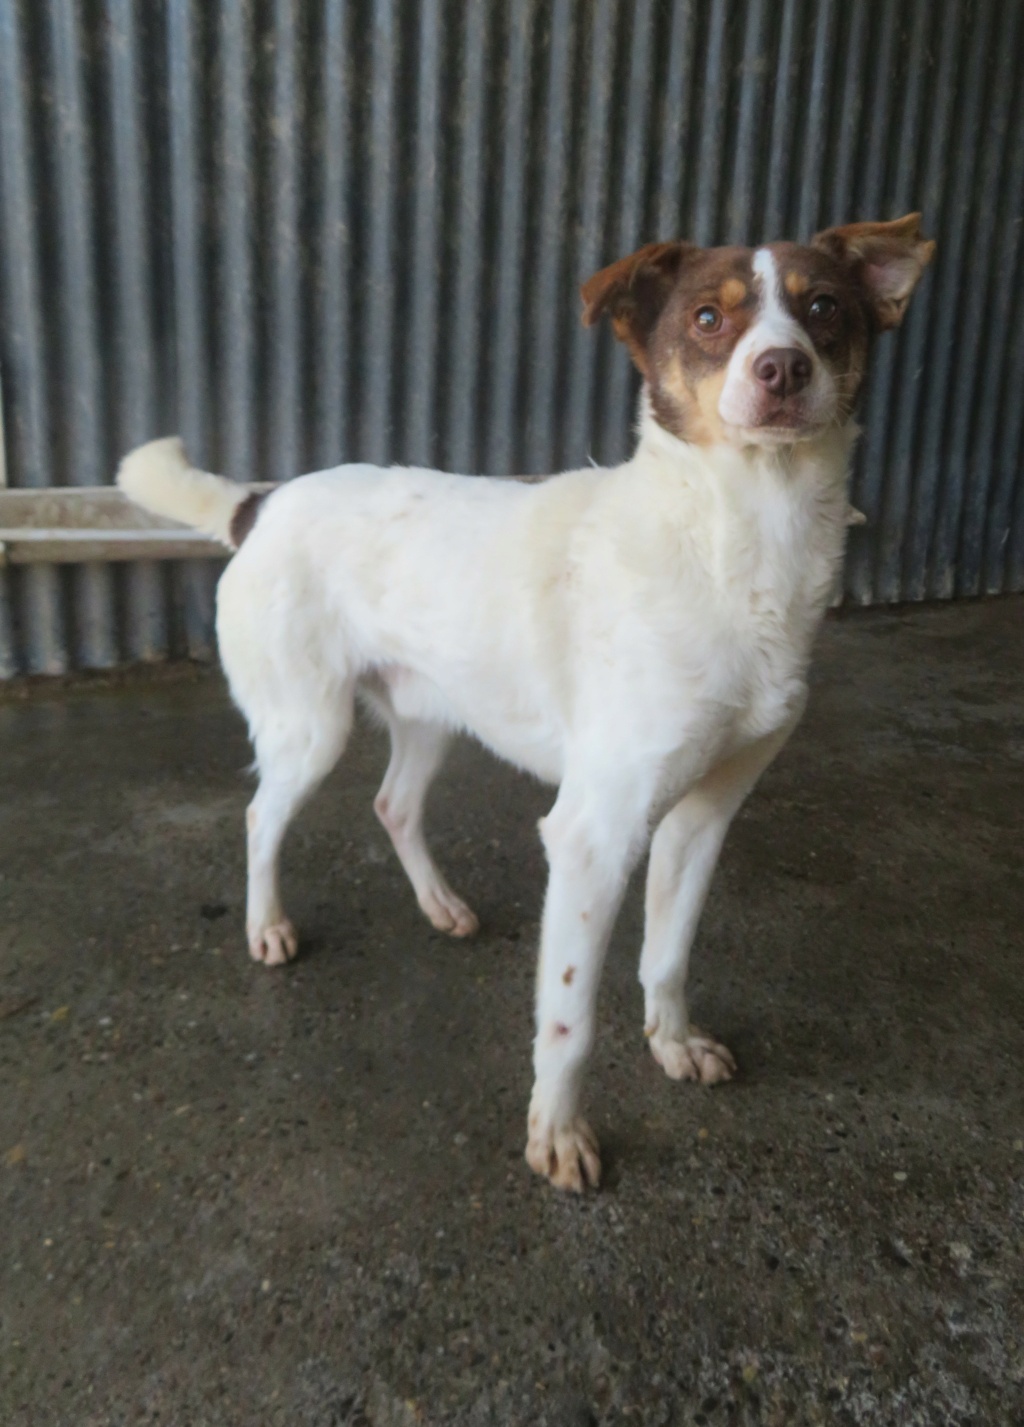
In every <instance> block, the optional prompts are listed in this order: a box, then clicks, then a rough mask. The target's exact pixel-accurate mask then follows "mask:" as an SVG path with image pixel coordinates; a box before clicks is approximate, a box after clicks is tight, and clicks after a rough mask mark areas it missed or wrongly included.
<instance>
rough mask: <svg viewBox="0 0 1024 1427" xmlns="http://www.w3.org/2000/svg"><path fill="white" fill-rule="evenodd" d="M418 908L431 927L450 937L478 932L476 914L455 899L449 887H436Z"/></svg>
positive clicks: (458, 899) (478, 924) (460, 900)
mask: <svg viewBox="0 0 1024 1427" xmlns="http://www.w3.org/2000/svg"><path fill="white" fill-rule="evenodd" d="M420 906H421V907H422V908H423V911H424V912H425V913H426V916H427V919H428V920H429V921H430V923H431V925H432V926H435V927H437V929H438V931H439V932H448V933H449V934H450V935H451V936H472V935H473V933H474V932H477V931H479V930H480V923H479V921H478V920H477V916H476V913H475V912H473V911H472V910H471V909H470V908H469V907H467V906H466V904H465V902H464V901H463V900H462V898H461V897H456V895H455V893H454V892H453V891H452V890H451V888H450V887H436V888H431V890H430V891H429V892H428V893H427V894H426V895H425V896H424V898H423V900H422V901H421V902H420Z"/></svg>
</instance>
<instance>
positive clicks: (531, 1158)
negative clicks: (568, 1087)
mask: <svg viewBox="0 0 1024 1427" xmlns="http://www.w3.org/2000/svg"><path fill="white" fill-rule="evenodd" d="M526 1163H527V1164H528V1165H529V1166H530V1168H531V1169H532V1170H533V1171H534V1172H535V1173H536V1174H541V1175H543V1176H544V1178H545V1179H550V1181H551V1183H552V1184H553V1185H554V1186H555V1188H556V1189H568V1190H571V1191H572V1193H573V1194H582V1193H583V1191H584V1190H585V1189H596V1188H597V1186H598V1185H599V1184H600V1182H601V1153H600V1150H599V1149H598V1145H597V1140H596V1138H595V1136H594V1132H593V1130H592V1129H591V1128H590V1126H589V1125H588V1124H587V1123H586V1121H585V1120H579V1119H577V1120H573V1121H572V1122H571V1124H569V1125H567V1126H566V1127H565V1128H564V1129H561V1130H556V1129H555V1127H554V1125H552V1124H551V1123H550V1122H548V1123H546V1124H545V1123H544V1122H543V1121H542V1120H541V1117H540V1116H539V1115H537V1114H531V1115H530V1135H529V1139H528V1140H527V1142H526Z"/></svg>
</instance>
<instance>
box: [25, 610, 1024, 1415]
mask: <svg viewBox="0 0 1024 1427" xmlns="http://www.w3.org/2000/svg"><path fill="white" fill-rule="evenodd" d="M1022 635H1024V604H1022V603H1021V602H1020V601H1019V600H1017V601H1009V600H1008V601H1003V602H992V603H988V604H976V605H970V606H963V607H959V608H947V609H938V610H923V611H914V612H897V613H876V614H868V615H857V616H851V617H848V618H845V619H841V620H834V621H832V622H831V623H830V624H829V626H828V627H827V629H826V631H825V634H824V636H823V639H822V642H821V650H820V657H819V659H818V663H817V668H816V675H815V689H814V695H813V698H812V702H811V707H810V711H809V714H808V716H807V719H806V721H805V723H804V725H803V727H802V729H801V730H800V732H799V733H798V735H797V736H796V738H795V739H794V741H793V743H792V744H791V746H790V748H789V749H788V750H787V751H786V752H785V754H784V755H783V756H782V758H781V759H780V761H779V762H778V763H777V764H776V766H775V767H774V768H773V769H772V770H771V771H770V772H769V773H768V775H767V776H766V777H765V779H764V781H763V783H762V785H761V787H760V789H759V790H758V792H757V793H756V794H755V795H754V797H753V799H752V800H751V801H750V803H749V804H748V805H747V808H746V809H745V810H744V812H743V813H742V814H741V816H740V818H739V819H738V821H737V823H736V825H735V827H734V829H733V832H732V835H731V837H730V840H729V842H728V844H727V846H726V851H725V855H724V858H723V862H722V866H721V868H720V871H719V874H718V877H717V879H716V882H715V887H714V891H713V894H712V898H711V903H710V906H709V908H708V912H707V914H706V917H705V920H704V923H703V927H702V930H701V933H700V937H699V941H698V947H697V951H696V955H695V967H694V984H693V992H694V994H693V1001H694V1007H695V1013H696V1015H697V1018H698V1019H699V1021H700V1022H702V1023H704V1024H706V1025H707V1026H708V1027H709V1028H713V1029H714V1031H715V1032H716V1033H717V1034H719V1035H721V1036H722V1038H723V1039H724V1040H725V1041H726V1042H727V1044H729V1045H730V1046H731V1048H732V1049H733V1051H734V1052H735V1053H736V1055H737V1058H738V1059H739V1062H740V1066H741V1074H740V1076H739V1078H738V1079H737V1080H736V1081H735V1082H733V1083H732V1084H731V1085H728V1086H725V1087H722V1088H720V1089H716V1090H713V1091H707V1090H701V1089H698V1088H695V1087H693V1086H688V1085H677V1084H672V1083H670V1082H669V1081H668V1080H667V1079H666V1078H665V1077H664V1076H663V1075H662V1074H661V1072H660V1071H659V1070H658V1069H657V1067H656V1066H655V1065H654V1064H653V1062H652V1061H651V1059H650V1057H649V1055H648V1054H647V1051H646V1049H645V1046H644V1041H643V1036H642V1034H641V1003H640V995H639V989H638V987H637V985H636V981H635V970H636V955H637V950H638V947H639V942H640V897H639V886H637V887H634V889H633V890H632V892H631V895H630V898H629V901H628V903H627V906H626V908H625V910H624V913H623V915H622V917H621V919H620V923H619V927H618V930H617V932H616V937H615V942H614V945H613V949H612V955H611V957H610V962H609V968H608V973H607V976H606V980H605V987H604V993H603V997H602V1006H601V1038H600V1043H599V1048H598V1052H597V1054H596V1057H595V1062H594V1066H593V1073H592V1077H591V1081H590V1094H589V1103H590V1105H591V1107H592V1110H593V1115H592V1118H593V1122H594V1124H595V1127H596V1129H597V1130H598V1133H599V1134H600V1136H601V1139H602V1142H603V1146H604V1150H605V1165H606V1178H607V1182H606V1187H605V1188H604V1189H603V1190H602V1192H601V1193H600V1194H599V1195H597V1196H592V1197H589V1198H587V1199H585V1200H582V1201H580V1200H577V1199H572V1198H567V1197H562V1196H560V1195H558V1194H557V1193H555V1192H554V1191H552V1190H551V1189H549V1188H548V1187H546V1186H545V1185H543V1184H541V1183H540V1182H538V1181H537V1180H535V1179H534V1178H533V1177H532V1176H531V1175H530V1174H529V1172H528V1171H527V1169H526V1167H525V1165H524V1163H523V1160H522V1150H523V1140H524V1129H525V1114H526V1101H527V1095H528V1091H529V1084H530V1065H529V1056H530V1033H531V1015H530V1012H531V1006H530V1002H531V991H532V976H533V955H534V948H535V945H536V940H537V921H538V913H539V908H540V902H541V894H542V888H543V873H544V868H543V860H542V855H541V850H540V846H539V842H538V839H537V836H536V832H535V827H534V823H535V820H536V818H537V816H538V815H539V814H540V813H541V812H542V811H543V809H544V808H545V806H546V805H547V804H548V802H549V800H550V794H549V793H548V792H546V791H545V790H544V789H542V788H539V787H537V786H536V785H534V784H533V783H531V782H530V781H528V780H527V779H525V778H523V777H520V776H518V775H517V774H515V773H513V772H510V771H509V770H507V769H505V768H503V767H501V766H499V765H498V764H496V763H495V762H494V761H493V760H491V759H490V758H489V757H487V756H486V755H485V754H484V753H482V752H481V751H480V750H478V749H476V748H473V747H470V746H463V747H460V749H459V750H458V751H457V753H456V755H455V757H454V759H453V762H452V765H451V767H450V769H449V773H448V776H447V778H446V779H444V780H443V783H442V785H441V786H440V787H439V789H438V792H437V795H436V799H435V802H434V804H433V809H432V824H433V827H434V829H435V832H434V842H435V846H436V849H437V851H438V853H439V855H440V860H441V861H442V864H443V865H444V867H445V868H446V870H447V871H448V873H449V875H450V877H451V880H452V882H453V884H454V885H455V886H456V887H457V889H458V890H460V891H461V892H463V893H464V895H466V896H467V897H468V898H469V900H470V901H471V902H472V903H473V904H474V905H475V907H476V908H477V910H478V911H479V912H480V914H481V917H482V921H483V931H482V932H481V934H480V936H479V937H478V938H477V939H476V940H475V941H473V942H470V943H458V942H452V941H449V940H448V939H446V938H444V937H443V936H441V935H439V934H438V933H436V932H434V931H433V930H432V929H431V928H430V927H429V926H428V925H427V924H426V923H425V922H424V921H423V920H422V919H421V917H420V915H419V913H418V911H417V909H416V907H415V904H414V902H413V899H412V896H411V894H410V892H409V891H408V889H407V887H406V885H405V883H404V881H403V878H402V875H401V873H400V870H399V868H398V866H397V863H396V862H395V860H394V858H393V857H392V855H391V854H390V852H389V849H388V847H387V845H386V842H385V838H384V835H383V833H382V832H381V830H380V829H379V828H378V827H377V825H376V823H375V821H374V819H373V816H372V813H371V809H370V803H371V798H372V795H373V793H374V791H375V788H376V785H377V782H378V780H379V777H380V774H381V772H382V769H383V765H384V761H385V750H384V747H383V744H382V742H381V739H380V737H379V736H378V735H377V734H376V733H373V732H370V731H366V730H364V731H361V732H360V733H359V734H358V736H357V738H356V739H355V741H354V743H353V746H352V748H351V750H350V752H349V755H348V756H347V758H346V760H345V762H344V764H343V765H342V769H341V770H340V772H339V773H338V774H337V775H336V776H335V777H334V778H333V779H332V781H331V783H330V785H329V787H328V788H327V789H326V790H325V791H324V792H323V793H322V794H321V795H320V797H319V798H318V800H317V801H316V802H315V803H314V805H313V806H312V807H311V808H310V809H309V810H308V811H307V812H306V813H305V814H304V815H303V817H302V818H301V819H300V821H299V823H298V824H297V826H296V828H295V830H294V834H293V836H292V838H291V841H290V842H289V844H288V849H287V855H286V868H285V871H286V890H287V893H288V900H289V903H290V907H291V908H292V914H293V916H294V917H295V918H296V920H297V921H298V924H299V926H300V928H301V930H302V932H303V933H304V935H305V950H304V954H303V955H302V957H301V959H300V960H299V961H298V963H297V964H296V965H294V966H293V967H291V968H289V969H287V970H285V971H283V972H281V971H277V972H270V971H267V970H265V969H264V968H262V967H255V966H253V965H252V964H251V963H250V962H249V959H248V957H247V955H246V953H245V950H244V947H243V945H242V938H241V908H242V890H243V857H242V838H241V832H242V809H243V806H244V804H245V802H246V800H247V795H248V782H247V779H246V777H245V776H243V774H242V772H241V769H242V767H243V765H244V764H245V762H246V760H247V756H248V755H247V746H246V742H245V738H244V731H243V728H242V726H241V722H240V720H239V718H238V717H237V716H236V715H235V713H234V712H233V711H232V710H231V709H230V707H229V706H228V703H227V700H226V698H225V695H224V692H223V689H222V686H221V684H220V682H219V680H218V679H217V678H216V677H215V676H210V675H208V676H202V677H200V676H195V675H187V676H183V677H179V678H177V679H168V678H167V677H163V678H151V679H143V680H135V681H129V682H128V683H127V684H126V685H125V686H122V687H112V688H102V687H99V688H95V687H93V688H90V687H86V688H84V689H80V690H77V691H71V692H65V693H63V694H61V695H60V696H59V697H52V696H51V697H39V696H37V695H35V694H33V695H32V696H30V697H28V698H25V699H20V700H19V699H15V700H14V701H9V702H7V704H6V705H5V706H4V707H0V748H2V750H3V755H2V756H3V764H2V768H3V799H2V815H0V859H2V860H0V869H2V874H3V879H2V881H0V899H2V909H3V917H2V923H0V927H2V942H0V1076H2V1084H3V1090H4V1093H3V1096H2V1099H0V1213H2V1229H0V1423H2V1424H3V1427H21V1424H45V1427H56V1424H68V1427H93V1425H94V1424H95V1427H99V1425H100V1424H104V1425H105V1424H115V1423H116V1424H125V1425H126V1427H127V1424H132V1427H134V1425H135V1424H142V1423H147V1424H149V1423H160V1424H183V1427H200V1424H217V1427H220V1424H244V1427H255V1425H256V1424H258V1427H263V1424H281V1427H303V1424H309V1427H355V1424H362V1427H368V1424H372V1427H412V1424H416V1423H423V1424H449V1423H453V1424H454V1423H457V1424H465V1425H466V1427H485V1424H500V1427H506V1424H510V1427H519V1424H523V1427H527V1424H528V1425H529V1427H542V1424H548V1427H583V1424H588V1423H589V1424H602V1427H603V1424H612V1423H614V1424H620V1423H621V1424H668V1423H673V1424H686V1423H706V1424H730V1427H735V1425H737V1424H738V1425H740V1427H746V1424H754V1423H758V1424H762V1423H763V1424H776V1427H791V1424H804V1423H808V1424H809V1423H827V1424H832V1423H838V1424H879V1427H893V1424H928V1427H938V1424H946V1423H951V1424H953V1423H955V1424H967V1423H971V1424H977V1427H1000V1424H1011V1423H1017V1424H1019V1423H1021V1422H1024V1332H1022V1322H1024V1263H1022V1251H1024V1054H1022V1051H1024V1028H1022V1021H1024V956H1022V950H1024V933H1022V928H1024V875H1022V874H1024V846H1022V837H1021V811H1022V806H1024V713H1022V711H1024V639H1022Z"/></svg>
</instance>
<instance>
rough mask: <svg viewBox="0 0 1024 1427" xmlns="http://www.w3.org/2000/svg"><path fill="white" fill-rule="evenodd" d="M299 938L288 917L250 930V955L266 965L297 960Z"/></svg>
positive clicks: (276, 964)
mask: <svg viewBox="0 0 1024 1427" xmlns="http://www.w3.org/2000/svg"><path fill="white" fill-rule="evenodd" d="M298 949H299V938H298V937H297V936H296V934H295V928H294V927H293V926H292V924H291V922H290V921H289V920H288V918H287V917H282V918H281V919H280V921H277V922H273V923H271V925H269V926H265V927H258V928H256V929H255V930H252V931H250V932H249V955H250V956H251V957H252V959H253V961H262V962H263V964H264V966H284V965H285V963H286V962H288V961H294V960H295V954H296V952H297V951H298Z"/></svg>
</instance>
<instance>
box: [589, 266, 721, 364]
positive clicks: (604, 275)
mask: <svg viewBox="0 0 1024 1427" xmlns="http://www.w3.org/2000/svg"><path fill="white" fill-rule="evenodd" d="M696 251H697V249H696V248H695V247H694V246H693V244H692V243H648V244H647V245H646V247H643V248H640V249H639V250H638V251H637V252H635V253H631V254H630V256H629V257H628V258H620V259H619V261H618V262H617V263H612V264H611V265H610V266H609V267H606V268H602V269H601V271H600V272H598V273H595V274H594V276H593V277H591V278H588V279H587V281H586V282H585V283H584V284H583V286H582V287H581V288H580V295H581V296H582V298H583V325H584V327H592V326H593V325H594V323H595V322H596V321H597V320H598V318H599V317H603V316H604V314H605V313H608V315H609V316H610V317H611V319H612V326H613V327H614V328H615V335H616V337H618V338H619V340H620V341H622V342H625V344H626V346H627V347H628V348H629V350H630V353H631V354H632V357H633V360H634V362H636V364H637V366H638V367H639V368H640V370H641V372H643V373H644V374H645V375H646V372H647V364H646V347H647V339H648V337H649V336H650V335H651V332H652V330H653V328H654V325H655V323H656V322H657V320H658V318H659V317H660V316H661V313H662V310H663V308H664V306H665V303H666V302H667V301H668V298H669V295H670V293H671V292H672V288H673V287H674V286H675V282H676V278H677V277H678V276H679V270H680V268H681V267H682V264H683V261H684V259H685V258H686V256H687V255H688V254H690V253H695V252H696Z"/></svg>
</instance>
